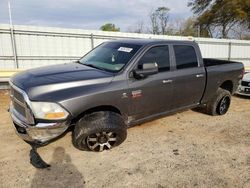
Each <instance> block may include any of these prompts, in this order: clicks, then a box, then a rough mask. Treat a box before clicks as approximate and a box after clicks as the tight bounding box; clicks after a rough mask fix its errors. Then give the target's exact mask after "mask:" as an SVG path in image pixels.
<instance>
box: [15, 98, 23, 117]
mask: <svg viewBox="0 0 250 188" xmlns="http://www.w3.org/2000/svg"><path fill="white" fill-rule="evenodd" d="M12 103H13V106H14V109H15V110H16V111H17V112H18V113H19V114H21V115H22V116H23V117H26V112H25V107H23V106H22V105H20V104H18V103H17V102H16V100H13V101H12Z"/></svg>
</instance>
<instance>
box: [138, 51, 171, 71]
mask: <svg viewBox="0 0 250 188" xmlns="http://www.w3.org/2000/svg"><path fill="white" fill-rule="evenodd" d="M145 63H157V64H158V68H159V72H162V71H168V70H170V61H169V50H168V46H157V47H153V48H151V49H149V50H148V51H147V52H146V53H145V54H144V55H143V57H142V58H141V59H140V61H139V64H138V69H142V65H143V64H145Z"/></svg>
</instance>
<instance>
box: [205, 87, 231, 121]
mask: <svg viewBox="0 0 250 188" xmlns="http://www.w3.org/2000/svg"><path fill="white" fill-rule="evenodd" d="M230 103H231V94H230V92H229V91H227V90H224V89H222V88H218V90H217V91H216V94H215V96H214V97H213V98H212V99H211V101H210V102H208V103H207V106H206V109H205V111H206V113H207V114H209V115H212V116H217V115H224V114H226V113H227V111H228V109H229V107H230Z"/></svg>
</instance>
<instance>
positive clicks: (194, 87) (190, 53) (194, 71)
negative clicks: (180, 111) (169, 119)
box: [173, 45, 206, 109]
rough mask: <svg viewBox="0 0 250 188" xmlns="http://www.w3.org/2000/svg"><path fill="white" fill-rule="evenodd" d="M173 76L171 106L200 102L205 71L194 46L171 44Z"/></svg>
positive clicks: (178, 106) (204, 82)
mask: <svg viewBox="0 0 250 188" xmlns="http://www.w3.org/2000/svg"><path fill="white" fill-rule="evenodd" d="M173 50H174V61H175V65H176V66H175V71H174V73H175V76H174V77H173V87H174V90H173V95H174V100H173V108H174V109H177V108H182V107H187V106H192V105H196V104H198V103H199V102H200V100H201V98H202V95H203V92H204V88H205V84H206V72H205V68H204V67H203V65H200V64H199V63H200V62H199V61H198V58H197V53H196V51H195V48H194V47H193V46H191V45H173Z"/></svg>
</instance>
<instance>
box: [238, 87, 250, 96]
mask: <svg viewBox="0 0 250 188" xmlns="http://www.w3.org/2000/svg"><path fill="white" fill-rule="evenodd" d="M236 93H237V94H238V95H243V96H250V87H246V86H242V85H240V86H239V87H238V89H237V91H236Z"/></svg>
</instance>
